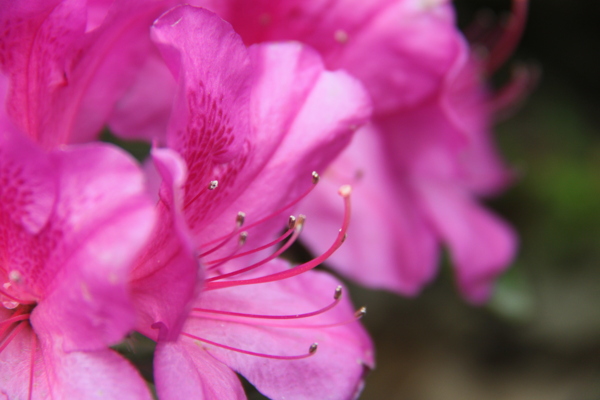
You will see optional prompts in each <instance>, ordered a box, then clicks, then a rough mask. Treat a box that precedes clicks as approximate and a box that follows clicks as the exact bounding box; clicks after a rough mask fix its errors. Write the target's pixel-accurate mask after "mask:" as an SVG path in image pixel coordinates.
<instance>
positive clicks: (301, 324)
mask: <svg viewBox="0 0 600 400" xmlns="http://www.w3.org/2000/svg"><path fill="white" fill-rule="evenodd" d="M318 181H319V175H318V174H317V173H316V172H313V173H312V182H313V185H312V186H311V188H310V189H309V190H307V191H306V192H305V193H304V194H302V195H301V196H300V197H299V198H297V199H295V200H294V201H292V202H291V203H290V204H288V205H286V206H284V207H282V208H281V209H279V210H277V211H275V212H274V213H272V214H270V215H268V216H266V217H264V218H262V219H260V220H259V221H256V222H254V223H253V224H250V225H248V226H246V227H245V229H246V230H245V231H243V232H240V230H241V228H242V226H243V224H244V221H245V214H244V213H242V212H240V213H238V215H237V217H236V226H235V228H234V229H233V230H232V231H231V232H230V233H229V234H227V235H225V236H222V237H219V238H217V239H215V240H212V241H210V242H209V243H206V244H204V245H203V246H201V248H202V249H205V250H204V251H203V252H202V253H201V254H200V256H199V257H200V258H202V264H203V265H204V266H205V268H206V271H207V274H208V278H207V279H206V280H205V286H204V290H205V291H212V290H218V289H224V288H231V287H236V286H245V285H256V284H261V283H268V282H275V281H280V280H284V279H288V278H292V277H295V276H298V275H300V274H303V273H305V272H307V271H309V270H311V269H313V268H315V267H316V266H318V265H320V264H321V263H323V262H324V261H325V260H326V259H327V258H328V257H329V256H331V255H332V254H333V253H334V252H335V251H336V250H337V249H338V248H339V247H340V246H341V245H342V243H343V242H344V240H345V238H346V232H347V230H348V226H349V222H350V194H351V188H350V186H348V185H346V186H342V187H341V188H340V189H339V194H340V196H341V197H342V199H343V202H344V217H343V221H342V224H341V228H340V230H339V232H338V235H337V236H336V238H335V240H334V241H333V243H332V245H331V247H330V248H329V249H328V250H327V251H325V252H324V253H323V254H321V255H320V256H317V257H315V258H314V259H312V260H310V261H308V262H305V263H303V264H300V265H296V266H294V267H292V268H289V269H286V270H284V271H280V272H276V273H269V274H264V275H263V276H259V277H253V278H249V279H235V280H232V279H231V278H232V277H237V276H239V275H243V274H245V273H248V272H250V271H255V274H256V273H257V271H259V268H260V267H262V266H264V265H265V264H267V263H268V262H269V261H272V260H273V259H275V258H277V257H278V256H280V255H281V254H282V253H283V252H284V251H285V250H287V249H288V248H289V247H290V246H291V245H292V244H293V243H294V242H295V241H296V239H297V238H298V237H299V235H300V233H301V231H302V227H303V225H304V221H305V219H306V217H305V216H303V215H299V216H298V217H294V216H290V218H289V220H288V224H287V229H285V231H284V233H283V234H282V235H281V236H279V237H278V238H276V239H275V240H273V241H271V242H269V243H267V244H264V245H261V246H258V247H256V248H254V249H250V250H247V251H244V252H240V250H241V249H242V247H243V246H244V245H245V243H246V238H247V235H248V233H247V232H248V231H249V230H250V229H251V228H254V227H256V226H259V225H260V224H262V223H263V222H265V221H267V220H269V219H271V218H273V217H275V216H277V215H280V214H281V213H282V212H284V211H285V210H287V209H289V208H291V207H293V206H294V205H296V204H297V203H298V202H300V201H301V200H302V199H303V198H304V197H306V196H307V195H308V194H309V193H310V192H311V191H312V189H313V188H314V186H315V185H316V183H318ZM234 237H238V243H237V246H236V247H235V248H234V249H233V250H232V251H231V252H230V254H229V255H227V256H225V257H221V258H215V259H206V257H207V256H210V255H211V254H213V253H214V252H215V251H217V250H219V249H221V248H222V247H223V246H225V245H226V244H227V243H229V242H230V240H231V239H233V238H234ZM284 241H285V242H284ZM281 242H284V244H283V245H282V246H281V247H279V249H277V250H276V251H274V252H272V253H271V254H270V255H268V256H266V257H264V258H263V259H261V260H260V261H258V262H255V263H253V264H251V265H249V266H246V267H243V268H241V269H237V270H234V271H228V272H227V273H221V272H220V267H222V266H223V265H225V264H226V263H227V262H229V261H231V260H234V259H237V258H240V257H243V256H248V255H251V254H255V253H258V252H260V251H263V250H266V249H268V248H271V247H273V246H276V245H278V244H280V243H281ZM210 246H213V247H211V248H209V247H210ZM208 258H210V257H208ZM341 298H342V287H341V286H338V287H337V288H335V292H334V296H333V302H331V303H330V304H327V305H325V306H323V307H321V308H319V309H317V310H312V311H307V312H304V313H298V314H289V315H269V314H254V313H243V312H237V311H229V310H217V309H212V308H201V307H197V308H194V309H193V310H192V317H196V318H203V319H211V320H216V321H223V322H233V323H242V324H246V325H255V326H261V327H270V328H282V329H307V328H313V329H314V328H318V329H321V328H329V327H335V326H340V325H345V324H349V323H352V322H356V321H357V320H358V319H360V318H361V317H362V316H364V315H365V313H366V309H365V308H364V307H362V308H360V309H359V310H358V311H356V313H355V314H354V316H353V317H352V318H351V319H350V320H347V321H338V322H334V323H330V324H315V323H312V324H311V323H310V322H305V321H309V320H310V318H313V317H316V316H319V315H321V314H324V313H326V312H328V311H329V310H332V309H333V308H334V307H336V306H337V305H338V304H339V303H340V301H341ZM182 336H183V337H187V338H189V339H192V340H195V341H197V342H199V343H204V344H208V345H212V346H215V347H219V348H222V349H226V350H230V351H235V352H238V353H242V354H247V355H251V356H257V357H264V358H271V359H279V360H297V359H302V358H306V357H310V356H312V355H313V354H315V353H316V351H317V348H318V344H317V343H316V342H315V343H312V344H310V345H309V346H308V351H307V352H306V353H302V354H298V355H276V354H265V353H261V352H254V351H250V350H246V349H240V348H236V347H233V346H229V345H226V344H223V343H217V342H215V341H213V340H208V339H206V338H203V337H200V336H198V335H195V334H193V333H192V332H182Z"/></svg>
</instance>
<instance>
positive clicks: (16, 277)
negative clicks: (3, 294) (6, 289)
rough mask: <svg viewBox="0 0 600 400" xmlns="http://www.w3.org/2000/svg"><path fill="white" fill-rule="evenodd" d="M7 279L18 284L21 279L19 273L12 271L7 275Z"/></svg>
mask: <svg viewBox="0 0 600 400" xmlns="http://www.w3.org/2000/svg"><path fill="white" fill-rule="evenodd" d="M8 279H9V280H10V281H11V282H13V283H19V282H21V280H22V279H23V277H22V276H21V273H20V272H19V271H17V270H12V271H10V272H9V273H8Z"/></svg>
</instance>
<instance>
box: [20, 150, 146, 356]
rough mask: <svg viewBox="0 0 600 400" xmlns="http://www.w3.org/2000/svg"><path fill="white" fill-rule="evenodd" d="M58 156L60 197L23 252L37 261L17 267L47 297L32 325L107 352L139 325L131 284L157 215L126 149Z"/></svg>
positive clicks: (68, 344) (71, 344) (67, 342)
mask: <svg viewBox="0 0 600 400" xmlns="http://www.w3.org/2000/svg"><path fill="white" fill-rule="evenodd" d="M52 156H53V158H54V159H55V161H56V162H57V163H58V165H59V168H60V172H61V175H60V177H61V180H60V187H59V196H60V197H59V199H58V201H57V205H56V209H55V211H54V214H53V216H52V219H51V221H50V223H49V224H48V226H47V227H46V228H45V229H44V231H43V232H42V233H41V234H40V235H38V236H37V237H35V238H34V239H33V240H32V241H31V242H30V246H31V247H30V248H27V247H26V248H24V249H21V250H22V251H24V252H25V254H29V257H30V259H31V260H32V261H31V262H30V263H21V264H20V265H19V264H16V265H19V268H20V272H21V274H22V275H23V277H24V281H25V284H27V286H28V287H30V288H37V293H38V294H39V298H41V301H40V302H39V305H38V306H37V307H36V309H35V310H34V313H33V315H32V321H34V322H36V321H37V320H38V319H39V323H40V324H44V325H45V328H46V329H47V330H48V331H50V332H51V333H53V334H55V335H58V336H61V337H64V346H65V350H75V349H77V350H81V349H85V350H90V349H97V348H102V347H105V346H106V345H107V344H113V343H115V342H116V341H118V340H120V339H121V338H122V337H123V336H124V335H125V333H126V332H127V331H128V330H130V329H131V328H132V327H133V322H134V320H133V317H134V315H133V308H132V304H131V302H130V299H129V293H128V289H127V287H126V284H127V279H128V277H129V272H130V268H131V264H132V262H133V260H134V258H135V256H136V254H137V253H138V252H139V250H140V249H141V247H142V246H143V245H144V244H145V243H146V240H147V239H148V237H149V235H150V233H151V230H152V227H153V225H154V218H155V216H154V212H153V209H152V205H151V204H150V201H149V199H148V197H147V195H146V193H145V187H144V182H143V175H142V172H141V170H140V168H139V166H138V165H137V164H136V163H135V161H134V160H133V159H131V158H130V157H129V156H127V155H126V154H125V153H123V152H122V151H120V150H118V149H116V148H113V147H112V146H108V145H103V144H93V145H87V146H80V147H72V148H66V149H65V150H63V151H60V152H56V153H54V154H52ZM40 256H41V257H40Z"/></svg>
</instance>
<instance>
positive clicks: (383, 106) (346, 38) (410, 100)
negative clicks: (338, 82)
mask: <svg viewBox="0 0 600 400" xmlns="http://www.w3.org/2000/svg"><path fill="white" fill-rule="evenodd" d="M204 3H207V7H209V8H210V7H214V8H215V10H216V9H217V8H219V10H216V11H218V12H220V15H222V16H223V18H225V19H226V20H227V21H230V22H231V23H232V25H233V26H234V28H235V29H236V31H237V32H239V33H240V35H241V36H242V37H243V38H244V41H245V42H246V43H258V42H264V41H273V40H299V41H301V42H303V43H306V44H308V45H310V46H312V47H314V48H315V49H316V50H317V51H318V52H319V53H320V54H321V55H322V56H323V58H324V59H325V63H326V65H327V66H328V68H330V69H338V68H343V69H345V70H347V71H348V72H350V73H351V74H352V75H353V76H355V77H357V78H359V79H360V80H361V81H362V82H363V83H364V84H365V87H366V88H367V90H368V91H369V94H370V95H371V97H372V98H373V101H374V105H375V113H376V114H378V113H386V112H389V111H393V110H394V109H397V108H399V107H406V106H408V105H414V104H416V103H418V102H420V101H422V100H423V99H424V98H425V97H427V96H429V95H431V94H432V93H434V92H435V91H436V90H437V87H438V86H439V83H440V82H441V80H442V78H443V76H444V74H445V72H446V70H447V69H448V68H449V66H450V65H451V63H452V60H453V59H454V57H455V54H456V52H457V51H458V47H459V45H460V43H461V42H462V37H461V35H460V33H459V32H458V31H457V30H456V28H455V21H454V11H453V9H452V6H451V4H449V2H448V1H437V2H424V1H422V0H404V1H387V0H378V1H369V2H365V1H360V0H336V1H328V0H285V1H276V2H275V1H268V0H255V1H250V2H249V1H230V2H225V3H227V4H228V5H229V7H228V8H225V7H224V6H223V5H222V4H221V3H223V2H219V3H216V4H213V3H215V2H212V1H204ZM366 57H367V58H368V61H366ZM382 71H385V72H386V73H382Z"/></svg>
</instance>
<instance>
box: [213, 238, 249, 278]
mask: <svg viewBox="0 0 600 400" xmlns="http://www.w3.org/2000/svg"><path fill="white" fill-rule="evenodd" d="M247 239H248V232H246V231H244V232H242V233H240V237H239V238H238V245H237V246H236V247H235V248H234V249H233V251H232V252H231V253H230V254H229V255H228V256H227V257H223V258H221V259H220V260H214V261H212V262H211V261H209V262H205V263H204V264H205V265H207V266H208V265H211V264H212V266H211V267H210V268H207V270H208V271H210V270H213V269H218V268H219V267H220V266H221V265H223V264H225V263H226V262H228V261H229V260H232V259H234V258H235V257H236V256H235V255H236V253H237V252H238V251H239V250H240V249H241V248H242V247H243V246H244V244H246V240H247Z"/></svg>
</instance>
